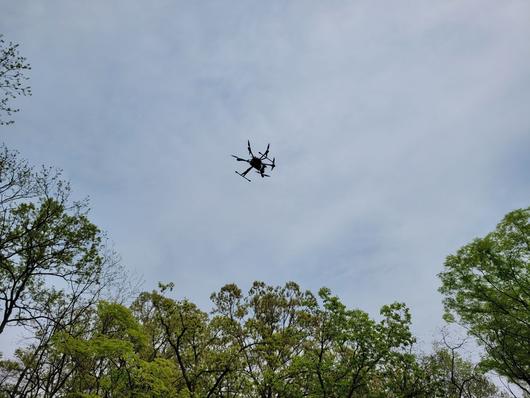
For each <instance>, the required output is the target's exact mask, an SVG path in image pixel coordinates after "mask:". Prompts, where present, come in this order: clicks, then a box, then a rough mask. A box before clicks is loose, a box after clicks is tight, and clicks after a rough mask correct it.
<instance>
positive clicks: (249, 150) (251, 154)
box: [247, 140, 254, 157]
mask: <svg viewBox="0 0 530 398" xmlns="http://www.w3.org/2000/svg"><path fill="white" fill-rule="evenodd" d="M247 144H248V153H250V156H252V157H254V154H253V153H252V149H250V140H247Z"/></svg>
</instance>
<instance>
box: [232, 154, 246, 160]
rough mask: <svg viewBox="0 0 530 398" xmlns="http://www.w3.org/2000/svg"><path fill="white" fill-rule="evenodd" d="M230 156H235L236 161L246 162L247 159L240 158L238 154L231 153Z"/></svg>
mask: <svg viewBox="0 0 530 398" xmlns="http://www.w3.org/2000/svg"><path fill="white" fill-rule="evenodd" d="M232 157H234V158H236V160H237V161H238V162H247V159H243V158H240V157H239V156H236V155H232Z"/></svg>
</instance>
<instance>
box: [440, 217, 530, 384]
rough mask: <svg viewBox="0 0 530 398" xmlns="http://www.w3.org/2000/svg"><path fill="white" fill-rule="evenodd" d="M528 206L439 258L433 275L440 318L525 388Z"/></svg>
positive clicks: (529, 318) (529, 352)
mask: <svg viewBox="0 0 530 398" xmlns="http://www.w3.org/2000/svg"><path fill="white" fill-rule="evenodd" d="M529 219H530V208H526V209H519V210H515V211H513V212H511V213H508V214H507V215H506V216H505V217H504V219H503V220H502V221H501V222H500V223H499V224H498V225H497V228H496V230H495V231H493V232H491V233H489V234H488V235H486V236H485V237H484V238H480V239H475V240H474V241H473V242H471V243H470V244H468V245H466V246H464V247H462V248H461V249H460V250H458V251H457V253H456V254H454V255H450V256H448V257H447V259H446V261H445V269H444V271H443V272H442V273H441V274H440V275H439V276H440V279H441V281H442V286H441V287H440V292H441V293H442V294H443V295H444V306H445V310H446V315H445V317H446V319H447V320H448V321H451V322H453V321H454V322H458V323H459V324H461V325H462V326H464V327H465V328H467V330H468V332H469V333H470V334H471V335H472V336H474V337H476V338H477V340H478V342H479V343H480V344H481V345H482V346H483V347H484V348H485V351H486V354H487V357H486V358H485V359H484V360H483V361H482V366H484V367H485V368H486V369H492V370H495V371H497V372H498V373H499V374H501V375H503V376H506V377H507V378H508V380H510V381H511V382H513V383H515V384H516V385H518V386H519V387H520V388H521V389H522V390H524V391H526V392H527V393H530V223H529Z"/></svg>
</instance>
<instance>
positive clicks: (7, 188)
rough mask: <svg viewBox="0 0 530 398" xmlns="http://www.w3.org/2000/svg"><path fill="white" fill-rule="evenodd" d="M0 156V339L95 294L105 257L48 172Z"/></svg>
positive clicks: (82, 215)
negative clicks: (8, 330) (11, 330)
mask: <svg viewBox="0 0 530 398" xmlns="http://www.w3.org/2000/svg"><path fill="white" fill-rule="evenodd" d="M2 149H3V150H2V151H1V152H0V334H1V333H2V332H3V331H4V330H5V328H6V326H7V325H19V326H30V325H35V324H38V323H39V322H40V321H43V320H49V319H50V315H51V313H52V312H53V308H54V306H55V305H56V304H58V303H60V301H61V300H66V301H67V302H71V301H74V298H75V297H79V296H80V295H83V294H86V293H87V291H89V290H91V289H96V290H97V289H100V287H101V283H100V282H101V276H102V270H103V266H104V264H105V263H106V262H108V261H109V260H110V261H112V256H110V257H109V256H107V254H108V253H106V249H105V246H104V241H103V239H102V238H103V236H102V233H101V231H100V230H99V229H98V228H97V227H96V226H95V225H94V224H92V223H91V222H90V221H89V219H88V217H87V214H86V211H87V210H86V203H83V202H71V201H70V200H69V194H70V189H69V186H68V184H67V183H66V182H65V181H63V180H61V179H60V173H59V172H57V171H53V170H51V169H43V170H41V171H38V172H36V171H34V170H33V169H32V168H30V167H29V166H28V165H27V163H26V162H24V161H23V160H20V159H19V155H18V153H16V152H11V151H9V150H7V148H5V147H3V148H2Z"/></svg>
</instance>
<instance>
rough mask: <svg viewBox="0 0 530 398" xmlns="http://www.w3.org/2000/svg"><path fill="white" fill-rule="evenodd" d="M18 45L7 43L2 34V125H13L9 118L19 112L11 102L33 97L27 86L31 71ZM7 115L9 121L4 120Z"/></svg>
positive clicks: (0, 109) (0, 107) (0, 73)
mask: <svg viewBox="0 0 530 398" xmlns="http://www.w3.org/2000/svg"><path fill="white" fill-rule="evenodd" d="M18 47H19V45H18V44H15V43H12V42H6V41H5V40H4V39H3V36H2V35H1V34H0V125H6V124H12V123H14V121H13V120H9V117H10V116H11V115H12V114H13V113H15V112H18V111H19V110H18V109H17V108H12V107H11V106H10V105H9V101H11V100H13V99H15V98H16V97H17V96H20V95H31V88H30V87H29V86H27V85H26V81H27V80H28V77H26V76H25V73H26V72H27V71H28V70H30V69H31V67H30V66H29V64H28V63H27V62H26V58H24V57H22V56H21V55H20V54H19V52H18ZM4 115H7V117H8V119H4Z"/></svg>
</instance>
